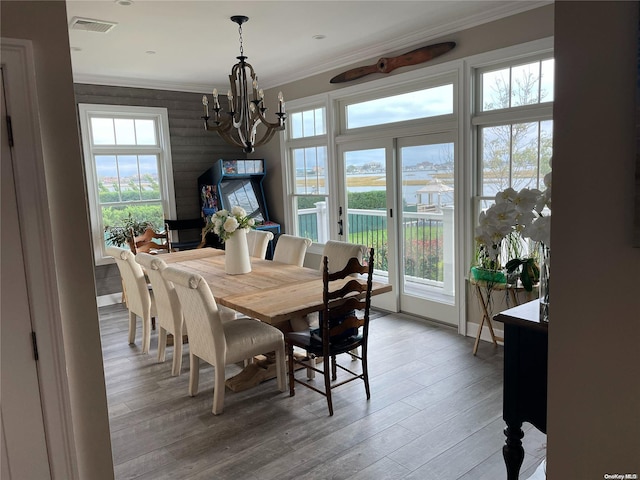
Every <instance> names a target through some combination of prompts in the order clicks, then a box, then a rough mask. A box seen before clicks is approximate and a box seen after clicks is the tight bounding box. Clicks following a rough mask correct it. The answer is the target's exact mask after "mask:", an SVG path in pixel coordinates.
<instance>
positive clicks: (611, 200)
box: [547, 1, 640, 480]
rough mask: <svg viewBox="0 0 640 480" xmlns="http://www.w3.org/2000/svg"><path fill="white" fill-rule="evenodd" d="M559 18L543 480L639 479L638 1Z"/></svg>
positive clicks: (562, 5)
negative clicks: (545, 474)
mask: <svg viewBox="0 0 640 480" xmlns="http://www.w3.org/2000/svg"><path fill="white" fill-rule="evenodd" d="M555 11H556V15H555V22H556V24H555V59H556V75H555V79H556V80H555V81H556V84H555V98H556V100H555V110H554V130H555V131H554V156H553V215H552V233H551V235H552V240H551V243H552V258H553V274H552V278H553V286H552V288H553V290H552V300H551V320H550V323H549V389H548V399H549V402H548V405H549V411H548V450H547V451H548V466H547V471H548V478H550V479H552V480H553V479H560V478H570V479H602V478H606V477H604V475H605V474H607V473H608V474H615V473H618V474H623V475H624V474H625V473H635V474H637V475H639V476H640V381H639V379H640V283H639V282H638V272H639V271H640V248H633V247H632V246H631V245H632V224H633V223H632V220H633V202H634V197H633V184H634V174H635V167H634V165H635V158H636V153H637V152H636V139H635V121H636V119H635V117H634V109H635V103H634V96H635V82H636V75H637V38H636V29H637V27H638V2H568V1H566V2H565V1H560V2H558V1H557V2H556V3H555Z"/></svg>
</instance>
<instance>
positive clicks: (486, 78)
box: [482, 68, 510, 111]
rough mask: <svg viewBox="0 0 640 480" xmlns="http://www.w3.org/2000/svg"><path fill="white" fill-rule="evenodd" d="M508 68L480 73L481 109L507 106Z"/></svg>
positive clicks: (495, 108)
mask: <svg viewBox="0 0 640 480" xmlns="http://www.w3.org/2000/svg"><path fill="white" fill-rule="evenodd" d="M509 84H510V81H509V69H508V68H503V69H501V70H495V71H493V72H486V73H483V74H482V110H483V111H485V110H497V109H500V108H508V107H509Z"/></svg>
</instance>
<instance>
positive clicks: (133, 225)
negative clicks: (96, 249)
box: [104, 213, 152, 247]
mask: <svg viewBox="0 0 640 480" xmlns="http://www.w3.org/2000/svg"><path fill="white" fill-rule="evenodd" d="M150 226H152V225H151V223H149V222H147V221H140V220H136V219H134V218H133V217H132V216H131V213H129V215H128V217H127V218H126V219H125V221H124V225H118V226H114V227H112V226H109V225H107V226H105V227H104V231H105V233H106V234H107V236H106V237H105V241H106V242H107V245H115V246H116V247H122V246H124V245H129V246H130V245H131V242H132V241H133V238H132V237H131V230H132V229H133V235H134V236H137V235H141V234H142V233H143V232H144V231H145V230H146V229H147V227H150Z"/></svg>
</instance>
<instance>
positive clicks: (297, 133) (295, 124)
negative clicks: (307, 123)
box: [289, 112, 302, 138]
mask: <svg viewBox="0 0 640 480" xmlns="http://www.w3.org/2000/svg"><path fill="white" fill-rule="evenodd" d="M289 118H290V119H291V120H290V124H291V138H302V112H297V113H294V114H292V115H291V116H290V117H289Z"/></svg>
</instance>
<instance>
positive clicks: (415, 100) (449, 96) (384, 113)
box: [346, 84, 453, 129]
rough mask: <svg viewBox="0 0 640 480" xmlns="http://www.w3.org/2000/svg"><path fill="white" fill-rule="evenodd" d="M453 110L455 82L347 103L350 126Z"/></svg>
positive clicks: (434, 115)
mask: <svg viewBox="0 0 640 480" xmlns="http://www.w3.org/2000/svg"><path fill="white" fill-rule="evenodd" d="M452 113H453V84H447V85H440V86H437V87H430V88H425V89H422V90H417V91H414V92H407V93H401V94H398V95H391V96H386V97H382V98H376V99H375V100H367V101H364V102H359V103H352V104H349V105H346V126H347V129H351V128H360V127H371V126H374V125H385V124H388V123H394V122H404V121H407V120H417V119H420V118H430V117H436V116H440V115H449V114H452Z"/></svg>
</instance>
